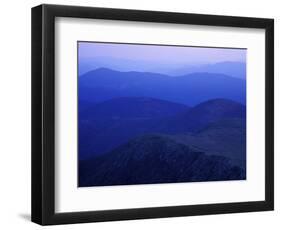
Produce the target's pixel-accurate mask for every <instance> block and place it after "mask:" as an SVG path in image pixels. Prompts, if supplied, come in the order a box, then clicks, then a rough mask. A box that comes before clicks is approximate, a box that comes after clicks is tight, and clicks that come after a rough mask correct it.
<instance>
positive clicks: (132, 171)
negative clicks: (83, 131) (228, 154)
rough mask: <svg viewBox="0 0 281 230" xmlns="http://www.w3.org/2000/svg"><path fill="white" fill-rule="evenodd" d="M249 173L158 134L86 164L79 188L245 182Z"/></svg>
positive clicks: (226, 161) (81, 173) (225, 160)
mask: <svg viewBox="0 0 281 230" xmlns="http://www.w3.org/2000/svg"><path fill="white" fill-rule="evenodd" d="M244 178H245V171H244V170H243V169H241V168H239V167H237V166H233V165H232V164H231V163H230V162H229V160H228V159H227V158H225V157H222V156H207V155H206V154H205V153H203V152H201V151H199V150H197V149H194V148H191V147H189V146H186V145H184V144H180V143H177V142H175V141H173V140H172V139H169V138H167V137H163V136H158V135H146V136H141V137H138V138H135V139H133V140H131V141H129V142H128V143H127V144H124V145H121V146H120V147H118V148H116V149H114V150H113V151H111V152H109V153H107V154H105V155H102V156H99V157H96V158H94V159H89V160H87V161H82V162H81V163H80V165H79V186H80V187H83V186H105V185H130V184H155V183H176V182H193V181H196V182H199V181H217V180H237V179H244Z"/></svg>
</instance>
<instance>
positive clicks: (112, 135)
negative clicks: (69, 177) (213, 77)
mask: <svg viewBox="0 0 281 230" xmlns="http://www.w3.org/2000/svg"><path fill="white" fill-rule="evenodd" d="M126 104H127V106H126ZM149 104H150V105H153V108H154V109H148V110H147V108H148V107H147V106H148V105H149ZM126 107H127V108H128V111H127V114H126V113H125V109H124V111H123V110H122V108H126ZM132 107H133V108H135V110H132ZM114 108H115V109H114ZM117 108H120V110H119V109H117ZM136 108H138V109H136ZM130 109H131V111H130ZM168 109H169V111H170V112H167V110H168ZM89 111H90V112H87V113H86V115H85V116H80V118H79V153H80V158H81V159H85V158H88V157H91V156H93V155H98V154H104V153H106V152H108V151H111V150H112V149H113V148H115V147H117V146H118V145H120V144H124V143H126V142H127V141H128V140H130V139H131V138H134V137H137V136H139V135H144V134H149V133H164V134H186V133H190V132H196V131H199V130H200V129H202V128H204V127H205V126H206V125H209V124H210V123H213V122H217V121H220V120H222V119H229V118H237V119H245V112H246V110H245V106H244V105H242V104H239V103H237V102H234V101H230V100H225V99H215V100H210V101H207V102H204V103H201V104H199V105H197V106H195V107H192V108H189V107H186V106H184V105H180V104H175V103H171V102H168V101H164V100H158V99H151V98H147V99H145V98H118V99H113V100H110V101H107V102H103V103H100V104H97V105H94V106H93V108H90V109H89Z"/></svg>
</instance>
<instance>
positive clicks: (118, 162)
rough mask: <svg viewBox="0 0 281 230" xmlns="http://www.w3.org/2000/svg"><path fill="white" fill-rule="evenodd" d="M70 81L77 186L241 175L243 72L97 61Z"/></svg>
mask: <svg viewBox="0 0 281 230" xmlns="http://www.w3.org/2000/svg"><path fill="white" fill-rule="evenodd" d="M78 83H79V85H78V98H79V101H78V152H79V165H78V166H79V184H78V186H82V187H83V186H107V185H129V184H151V183H175V182H193V181H217V180H243V179H246V81H245V80H243V79H238V78H234V77H231V76H228V75H225V74H222V73H206V72H197V73H190V74H184V75H182V76H177V77H172V76H169V75H165V74H159V73H151V72H137V71H130V72H121V71H115V70H111V69H106V68H100V69H96V70H93V71H89V72H87V73H85V74H83V75H81V76H79V81H78Z"/></svg>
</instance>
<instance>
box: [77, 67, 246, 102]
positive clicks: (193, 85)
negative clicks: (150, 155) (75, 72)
mask: <svg viewBox="0 0 281 230" xmlns="http://www.w3.org/2000/svg"><path fill="white" fill-rule="evenodd" d="M78 87H79V100H80V101H90V102H94V103H97V102H102V101H105V100H109V99H112V98H115V97H150V98H155V99H161V100H167V101H171V102H175V103H181V104H185V105H190V106H194V105H196V104H198V103H201V102H203V101H206V100H210V99H214V98H225V99H230V100H234V101H237V102H240V103H242V104H245V103H246V81H245V80H242V79H238V78H234V77H231V76H228V75H225V74H220V73H207V72H198V73H192V74H187V75H184V76H178V77H171V76H168V75H164V74H157V73H149V72H136V71H130V72H120V71H114V70H111V69H106V68H100V69H96V70H93V71H89V72H87V73H85V74H83V75H81V76H79V86H78ZM105 92H106V93H105Z"/></svg>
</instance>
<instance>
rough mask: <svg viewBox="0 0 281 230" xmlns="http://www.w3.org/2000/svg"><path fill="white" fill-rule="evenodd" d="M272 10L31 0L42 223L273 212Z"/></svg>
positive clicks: (36, 186) (37, 212) (37, 206)
mask: <svg viewBox="0 0 281 230" xmlns="http://www.w3.org/2000/svg"><path fill="white" fill-rule="evenodd" d="M273 31H274V22H273V19H264V18H246V17H231V16H217V15H201V14H183V13H171V12H153V11H138V10H125V9H109V8H93V7H76V6H58V5H40V6H37V7H34V8H32V221H33V222H36V223H38V224H41V225H51V224H69V223H82V222H98V221H114V220H130V219H143V218H161V217H177V216H193V215H205V214H222V213H237V212H251V211H267V210H273V207H274V187H273V186H274V185H273V184H274V183H273V182H274V178H273V177H274V175H273V172H274V163H273V151H274V143H273V142H274V138H273V136H274V130H273V123H274V110H273V109H274V98H273V97H274V91H273V90H274V70H273V69H274V35H273Z"/></svg>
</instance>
